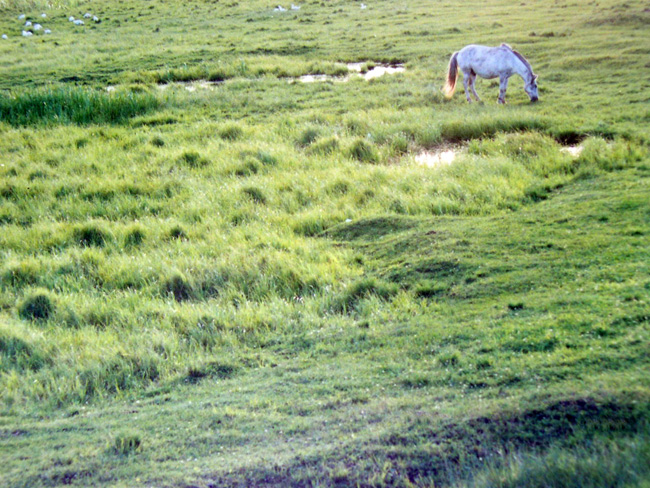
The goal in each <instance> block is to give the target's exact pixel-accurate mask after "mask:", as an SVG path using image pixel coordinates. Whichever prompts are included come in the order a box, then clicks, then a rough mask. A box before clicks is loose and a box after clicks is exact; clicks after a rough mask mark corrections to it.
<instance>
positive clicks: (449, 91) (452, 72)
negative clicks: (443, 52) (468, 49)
mask: <svg viewBox="0 0 650 488" xmlns="http://www.w3.org/2000/svg"><path fill="white" fill-rule="evenodd" d="M457 57H458V53H457V52H456V53H454V54H452V55H451V59H450V60H449V68H448V69H447V81H446V82H445V86H444V87H443V88H442V91H443V93H444V94H445V96H446V97H447V98H451V97H452V96H453V95H454V92H455V91H456V79H457V78H458V61H457V60H456V58H457Z"/></svg>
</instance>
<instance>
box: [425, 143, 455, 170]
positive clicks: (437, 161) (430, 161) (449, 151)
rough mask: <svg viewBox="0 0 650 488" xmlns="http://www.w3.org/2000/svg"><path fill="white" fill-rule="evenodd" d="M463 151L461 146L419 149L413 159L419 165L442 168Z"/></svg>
mask: <svg viewBox="0 0 650 488" xmlns="http://www.w3.org/2000/svg"><path fill="white" fill-rule="evenodd" d="M464 152H465V148H464V147H462V146H448V147H438V148H434V149H427V150H424V151H420V152H419V153H417V154H416V155H415V157H414V160H415V162H416V163H417V164H419V165H420V166H425V167H427V168H442V167H445V166H449V165H450V164H452V163H453V162H454V161H456V160H457V159H458V158H459V156H460V155H461V154H462V153H464Z"/></svg>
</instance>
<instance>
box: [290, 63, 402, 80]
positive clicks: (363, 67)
mask: <svg viewBox="0 0 650 488" xmlns="http://www.w3.org/2000/svg"><path fill="white" fill-rule="evenodd" d="M346 66H347V68H348V71H349V74H347V75H344V76H333V75H323V74H310V75H303V76H299V77H298V78H291V79H290V80H289V83H295V82H300V83H317V82H323V81H333V82H335V83H347V82H348V81H350V80H351V79H353V78H363V79H364V80H372V79H375V78H379V77H381V76H384V75H393V74H396V73H403V72H404V71H406V66H404V65H403V64H375V63H348V64H347V65H346Z"/></svg>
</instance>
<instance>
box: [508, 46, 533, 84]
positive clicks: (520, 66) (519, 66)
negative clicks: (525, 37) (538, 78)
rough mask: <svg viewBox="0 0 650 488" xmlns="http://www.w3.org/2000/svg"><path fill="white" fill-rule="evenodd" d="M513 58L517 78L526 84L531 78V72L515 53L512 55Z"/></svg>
mask: <svg viewBox="0 0 650 488" xmlns="http://www.w3.org/2000/svg"><path fill="white" fill-rule="evenodd" d="M512 55H513V57H514V70H515V73H517V74H518V75H519V76H521V77H522V78H523V80H524V82H526V83H528V82H529V81H530V80H531V78H532V77H533V70H532V69H531V68H530V67H529V66H528V65H527V64H526V63H525V62H524V61H523V60H522V59H520V58H519V56H517V55H516V54H515V53H512Z"/></svg>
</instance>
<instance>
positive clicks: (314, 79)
mask: <svg viewBox="0 0 650 488" xmlns="http://www.w3.org/2000/svg"><path fill="white" fill-rule="evenodd" d="M328 80H332V81H333V82H335V83H345V82H346V81H349V80H350V77H349V76H330V75H303V76H301V77H299V78H298V79H297V81H299V82H300V83H318V82H321V81H328ZM290 81H291V82H293V81H296V79H295V78H293V79H291V80H290Z"/></svg>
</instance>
